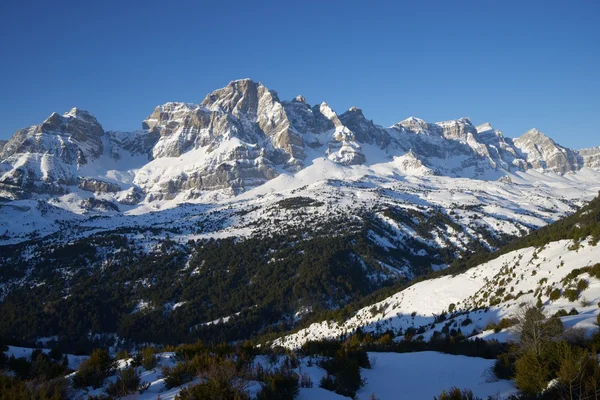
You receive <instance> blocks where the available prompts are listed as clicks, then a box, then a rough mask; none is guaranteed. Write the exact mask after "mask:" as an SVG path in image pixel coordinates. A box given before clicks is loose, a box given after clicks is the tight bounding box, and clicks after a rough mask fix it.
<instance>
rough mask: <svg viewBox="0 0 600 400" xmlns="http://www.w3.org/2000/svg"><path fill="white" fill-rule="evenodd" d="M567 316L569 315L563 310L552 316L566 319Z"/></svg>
mask: <svg viewBox="0 0 600 400" xmlns="http://www.w3.org/2000/svg"><path fill="white" fill-rule="evenodd" d="M567 315H569V313H568V312H567V310H565V309H564V308H561V309H560V310H558V311H557V312H556V313H554V316H555V317H557V318H560V317H566V316H567Z"/></svg>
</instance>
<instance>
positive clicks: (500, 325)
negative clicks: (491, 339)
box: [494, 318, 518, 333]
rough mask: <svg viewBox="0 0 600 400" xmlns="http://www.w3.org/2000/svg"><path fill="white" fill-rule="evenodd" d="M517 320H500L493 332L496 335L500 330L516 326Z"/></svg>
mask: <svg viewBox="0 0 600 400" xmlns="http://www.w3.org/2000/svg"><path fill="white" fill-rule="evenodd" d="M517 322H518V321H517V320H516V319H514V318H502V319H501V320H500V322H498V324H496V325H495V326H494V332H496V333H498V332H500V331H501V330H502V329H506V328H510V327H511V326H513V325H515V324H517Z"/></svg>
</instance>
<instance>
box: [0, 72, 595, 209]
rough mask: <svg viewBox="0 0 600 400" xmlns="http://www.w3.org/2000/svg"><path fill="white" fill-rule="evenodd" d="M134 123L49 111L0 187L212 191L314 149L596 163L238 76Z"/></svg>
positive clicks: (380, 155) (481, 166) (439, 169)
mask: <svg viewBox="0 0 600 400" xmlns="http://www.w3.org/2000/svg"><path fill="white" fill-rule="evenodd" d="M142 126H143V130H142V131H139V132H132V133H119V132H105V131H104V129H103V128H102V126H101V125H100V123H99V122H98V121H97V120H96V118H94V117H93V116H92V115H91V114H90V113H88V112H86V111H83V110H79V109H76V108H74V109H72V110H71V111H69V112H67V113H65V114H63V115H62V116H61V115H58V114H56V113H54V114H52V115H51V116H50V117H49V118H48V119H47V120H46V121H44V122H42V123H41V124H40V125H34V126H31V127H29V128H26V129H22V130H19V131H18V132H16V133H15V135H14V136H13V137H12V138H11V139H10V140H9V141H8V142H7V143H6V144H5V145H3V146H2V149H1V151H0V160H1V167H0V174H1V175H0V185H1V186H0V193H1V194H2V196H3V197H6V198H8V199H22V198H28V197H32V196H34V197H35V196H36V194H48V193H50V194H64V193H69V192H73V191H74V187H76V186H77V185H79V187H80V188H81V189H83V190H89V191H94V192H103V193H112V195H111V196H110V197H111V200H113V201H117V202H125V203H129V202H134V201H136V200H139V201H143V202H146V203H152V202H153V201H156V200H161V199H172V198H175V197H178V196H179V197H180V198H182V197H184V198H186V199H192V198H197V197H200V196H202V195H203V194H205V193H206V192H207V191H214V190H225V191H226V192H228V193H231V194H235V193H239V192H240V191H243V190H247V189H249V188H253V187H257V186H260V185H262V184H264V183H265V182H267V181H269V180H271V179H273V178H275V177H277V176H279V175H281V174H286V173H288V174H289V173H293V172H297V171H300V170H302V169H304V168H306V167H308V166H310V165H311V164H312V163H313V160H315V159H318V158H322V157H325V158H327V159H329V160H331V161H332V162H334V163H336V164H339V165H345V166H351V165H366V166H372V165H374V164H378V163H381V162H388V161H392V160H393V159H394V157H402V156H404V155H406V154H408V153H409V152H410V154H409V157H410V158H411V159H415V160H417V162H418V163H420V164H422V166H423V167H424V168H425V169H426V170H427V173H431V174H435V175H444V176H450V177H466V178H475V179H498V178H500V177H502V176H504V175H506V173H510V172H515V171H525V170H528V169H531V168H533V169H538V170H544V171H553V172H557V173H560V174H564V173H567V172H573V171H578V170H580V169H581V168H582V167H592V168H595V167H597V166H598V162H599V161H598V151H596V150H594V149H588V150H583V151H581V152H577V151H575V150H571V149H567V148H564V147H562V146H560V145H558V144H556V143H555V142H554V141H553V140H552V139H550V138H548V137H547V136H545V135H544V134H543V133H541V132H539V131H537V130H535V129H532V130H530V131H528V132H526V133H525V134H524V135H523V136H521V137H520V138H518V139H515V140H512V139H509V138H505V137H504V136H503V135H502V133H501V132H500V131H498V130H495V129H494V128H492V127H491V125H489V124H483V125H481V126H478V127H475V126H473V125H472V123H471V121H470V120H469V119H468V118H460V119H457V120H452V121H444V122H438V123H427V122H425V121H423V120H420V119H418V118H414V117H411V118H408V119H406V120H403V121H401V122H399V123H397V124H395V125H393V126H392V127H389V128H384V127H381V126H379V125H376V124H375V123H373V122H372V121H370V120H368V119H367V118H366V117H365V116H364V115H363V113H362V111H361V110H360V109H358V108H356V107H352V108H351V109H349V110H348V111H346V112H344V113H343V114H341V115H338V114H337V113H336V112H335V111H333V110H332V109H331V108H330V107H329V106H328V105H327V104H326V103H321V104H318V105H315V106H310V105H309V104H307V103H306V100H305V99H304V98H303V97H302V96H297V97H296V98H295V99H293V100H292V101H281V100H280V99H279V97H278V96H277V93H276V92H275V91H273V90H269V89H267V88H266V87H265V86H263V85H262V84H261V83H257V82H253V81H251V80H249V79H244V80H237V81H233V82H231V83H229V84H228V85H227V86H226V87H224V88H222V89H218V90H216V91H214V92H213V93H211V94H209V95H207V96H206V98H205V99H204V100H203V101H202V102H201V103H200V104H198V105H196V104H187V103H167V104H164V105H162V106H158V107H157V108H156V109H155V110H154V111H153V112H152V113H151V114H150V116H149V117H148V118H147V119H146V120H144V122H143V124H142ZM416 171H417V173H420V172H419V171H421V170H420V169H417V170H416ZM405 173H406V174H410V172H405ZM231 189H233V191H230V190H231ZM123 191H130V192H131V191H134V192H135V193H136V195H135V196H132V195H130V193H123ZM182 195H183V196H182ZM123 198H125V199H126V200H124V201H123Z"/></svg>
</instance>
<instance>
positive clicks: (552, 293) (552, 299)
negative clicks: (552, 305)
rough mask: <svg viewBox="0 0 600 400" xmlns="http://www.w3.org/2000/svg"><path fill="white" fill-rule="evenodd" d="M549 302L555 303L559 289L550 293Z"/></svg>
mask: <svg viewBox="0 0 600 400" xmlns="http://www.w3.org/2000/svg"><path fill="white" fill-rule="evenodd" d="M549 297H550V301H556V300H558V299H559V298H560V289H558V288H556V289H554V290H553V291H551V292H550V296H549Z"/></svg>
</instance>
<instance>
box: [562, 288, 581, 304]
mask: <svg viewBox="0 0 600 400" xmlns="http://www.w3.org/2000/svg"><path fill="white" fill-rule="evenodd" d="M563 297H564V298H566V299H567V300H569V301H570V302H571V303H573V302H575V301H577V299H578V298H579V291H578V290H576V289H566V290H565V291H564V292H563Z"/></svg>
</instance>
